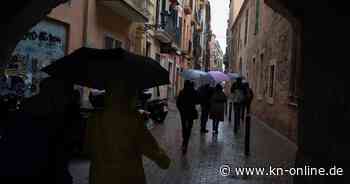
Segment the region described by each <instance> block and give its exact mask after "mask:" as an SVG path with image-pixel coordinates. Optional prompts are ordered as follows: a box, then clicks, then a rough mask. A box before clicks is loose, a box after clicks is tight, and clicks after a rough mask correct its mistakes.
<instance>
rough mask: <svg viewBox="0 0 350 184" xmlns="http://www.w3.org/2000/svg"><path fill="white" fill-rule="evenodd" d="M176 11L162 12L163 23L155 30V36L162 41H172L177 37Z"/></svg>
mask: <svg viewBox="0 0 350 184" xmlns="http://www.w3.org/2000/svg"><path fill="white" fill-rule="evenodd" d="M175 15H176V12H175V11H172V12H168V11H164V12H162V13H161V25H160V27H158V28H157V30H156V32H155V38H156V39H158V40H159V41H160V42H162V43H171V42H173V41H175V38H176V17H175Z"/></svg>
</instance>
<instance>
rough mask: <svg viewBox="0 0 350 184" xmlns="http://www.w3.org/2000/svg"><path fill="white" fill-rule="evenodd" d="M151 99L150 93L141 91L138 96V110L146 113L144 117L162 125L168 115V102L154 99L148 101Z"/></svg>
mask: <svg viewBox="0 0 350 184" xmlns="http://www.w3.org/2000/svg"><path fill="white" fill-rule="evenodd" d="M151 97H152V95H151V94H150V93H146V91H142V92H141V93H140V94H139V105H138V109H141V110H143V111H142V112H143V113H144V112H146V115H147V116H149V118H150V119H151V120H152V121H153V122H155V123H159V124H162V123H164V120H165V118H166V116H167V114H168V100H167V99H154V100H149V99H150V98H151Z"/></svg>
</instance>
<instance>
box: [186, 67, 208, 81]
mask: <svg viewBox="0 0 350 184" xmlns="http://www.w3.org/2000/svg"><path fill="white" fill-rule="evenodd" d="M207 75H208V73H207V72H204V71H201V70H194V69H187V70H184V71H183V72H181V73H180V76H181V77H183V78H184V79H185V80H197V79H200V78H202V77H204V76H207Z"/></svg>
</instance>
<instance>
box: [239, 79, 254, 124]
mask: <svg viewBox="0 0 350 184" xmlns="http://www.w3.org/2000/svg"><path fill="white" fill-rule="evenodd" d="M242 86H243V96H244V99H243V103H242V116H241V118H242V120H244V118H245V114H246V113H247V114H249V113H250V106H251V104H252V101H253V98H254V93H253V90H252V89H251V88H250V86H249V83H243V84H242Z"/></svg>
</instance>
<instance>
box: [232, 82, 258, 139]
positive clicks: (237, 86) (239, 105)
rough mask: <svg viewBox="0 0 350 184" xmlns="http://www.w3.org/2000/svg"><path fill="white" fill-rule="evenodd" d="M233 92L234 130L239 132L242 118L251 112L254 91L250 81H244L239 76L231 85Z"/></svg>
mask: <svg viewBox="0 0 350 184" xmlns="http://www.w3.org/2000/svg"><path fill="white" fill-rule="evenodd" d="M231 94H232V99H231V100H232V101H233V109H234V132H235V133H237V131H238V129H239V127H240V124H241V120H242V121H243V120H244V118H245V115H246V113H247V114H249V113H250V106H251V103H252V101H253V98H254V93H253V90H252V89H251V88H250V86H249V83H247V82H245V83H243V82H242V78H238V79H237V80H236V82H235V83H234V84H233V85H232V86H231Z"/></svg>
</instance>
